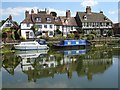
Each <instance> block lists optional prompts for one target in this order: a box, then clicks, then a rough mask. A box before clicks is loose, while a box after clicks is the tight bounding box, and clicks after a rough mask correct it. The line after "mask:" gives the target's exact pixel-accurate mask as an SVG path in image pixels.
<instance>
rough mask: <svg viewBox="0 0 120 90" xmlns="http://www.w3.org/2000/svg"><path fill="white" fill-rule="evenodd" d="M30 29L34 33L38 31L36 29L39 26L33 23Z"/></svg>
mask: <svg viewBox="0 0 120 90" xmlns="http://www.w3.org/2000/svg"><path fill="white" fill-rule="evenodd" d="M31 29H32V30H33V32H34V34H35V33H36V32H37V31H38V29H39V27H38V25H33V26H32V27H31Z"/></svg>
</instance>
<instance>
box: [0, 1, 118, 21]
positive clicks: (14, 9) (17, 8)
mask: <svg viewBox="0 0 120 90" xmlns="http://www.w3.org/2000/svg"><path fill="white" fill-rule="evenodd" d="M86 6H91V8H92V11H93V12H99V11H100V10H102V11H103V12H104V14H105V15H106V16H107V17H108V18H109V19H111V20H112V21H113V22H118V2H98V1H95V0H83V1H82V2H2V7H1V8H0V13H2V20H3V19H6V18H7V17H8V16H9V15H10V14H11V15H12V16H13V20H15V21H17V22H18V23H20V22H21V21H22V20H23V19H24V12H25V10H31V9H32V8H33V9H34V10H37V9H40V10H44V9H45V8H47V9H48V10H49V11H56V12H57V13H58V16H62V15H65V11H66V10H71V13H72V16H75V14H76V12H77V11H79V12H84V11H85V7H86Z"/></svg>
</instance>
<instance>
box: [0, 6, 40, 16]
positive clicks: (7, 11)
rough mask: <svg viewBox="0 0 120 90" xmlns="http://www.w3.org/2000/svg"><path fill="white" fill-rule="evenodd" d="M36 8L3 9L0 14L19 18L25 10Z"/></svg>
mask: <svg viewBox="0 0 120 90" xmlns="http://www.w3.org/2000/svg"><path fill="white" fill-rule="evenodd" d="M37 8H38V7H15V8H11V7H9V8H5V9H3V8H2V9H0V13H1V14H2V15H10V14H11V15H13V16H19V15H20V14H21V13H24V12H25V10H31V9H37Z"/></svg>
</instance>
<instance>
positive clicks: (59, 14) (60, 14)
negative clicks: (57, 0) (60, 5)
mask: <svg viewBox="0 0 120 90" xmlns="http://www.w3.org/2000/svg"><path fill="white" fill-rule="evenodd" d="M48 10H49V11H50V12H51V11H54V12H56V13H57V16H65V15H66V11H65V10H59V9H54V8H48ZM75 14H76V12H73V11H71V16H75Z"/></svg>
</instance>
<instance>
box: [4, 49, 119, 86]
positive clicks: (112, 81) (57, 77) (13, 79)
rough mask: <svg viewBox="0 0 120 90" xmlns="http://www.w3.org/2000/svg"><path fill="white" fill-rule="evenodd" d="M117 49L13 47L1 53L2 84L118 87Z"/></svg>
mask: <svg viewBox="0 0 120 90" xmlns="http://www.w3.org/2000/svg"><path fill="white" fill-rule="evenodd" d="M119 53H120V51H119V50H106V49H104V50H94V51H92V50H86V49H83V50H62V51H53V50H49V51H47V50H42V51H26V52H25V51H16V52H15V53H9V54H4V55H3V56H2V86H3V88H21V87H22V88H118V60H119Z"/></svg>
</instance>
